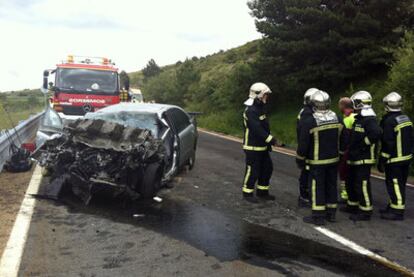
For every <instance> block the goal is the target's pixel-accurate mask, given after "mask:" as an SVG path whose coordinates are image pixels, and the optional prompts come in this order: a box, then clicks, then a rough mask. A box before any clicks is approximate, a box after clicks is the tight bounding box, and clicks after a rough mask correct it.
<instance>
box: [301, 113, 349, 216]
mask: <svg viewBox="0 0 414 277" xmlns="http://www.w3.org/2000/svg"><path fill="white" fill-rule="evenodd" d="M341 129H342V124H340V123H339V120H338V117H337V115H336V114H335V113H334V112H332V111H328V112H325V113H319V112H315V113H314V114H313V116H312V117H308V118H306V119H305V120H304V122H303V125H302V126H301V130H300V134H299V141H298V150H297V163H298V164H299V165H300V164H302V167H304V166H305V164H309V167H310V169H309V183H310V188H311V200H312V215H313V216H314V217H325V215H326V214H333V215H334V214H335V212H336V209H337V203H338V195H337V193H338V188H337V175H338V171H337V165H338V162H339V139H340V132H341Z"/></svg>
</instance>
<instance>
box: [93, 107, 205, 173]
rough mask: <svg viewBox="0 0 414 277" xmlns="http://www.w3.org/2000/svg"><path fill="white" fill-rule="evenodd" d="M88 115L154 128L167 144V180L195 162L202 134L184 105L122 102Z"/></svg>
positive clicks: (157, 135) (156, 134) (133, 125)
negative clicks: (198, 142)
mask: <svg viewBox="0 0 414 277" xmlns="http://www.w3.org/2000/svg"><path fill="white" fill-rule="evenodd" d="M85 118H89V119H94V118H95V119H96V118H99V119H104V120H110V121H115V122H117V123H122V124H124V125H129V126H132V127H137V128H141V129H149V130H151V131H152V133H153V136H155V137H157V138H160V139H162V140H163V141H164V145H165V148H166V153H167V155H166V167H165V171H164V181H168V180H170V179H171V178H172V177H173V176H174V175H175V174H176V173H177V172H178V170H179V169H180V168H182V167H183V166H185V165H190V167H191V166H192V163H194V159H195V151H196V146H197V138H198V133H197V125H196V121H195V119H194V118H192V117H191V116H190V115H189V114H188V113H186V112H185V111H184V110H183V109H181V108H180V107H177V106H173V105H165V104H147V103H121V104H117V105H112V106H109V107H106V108H104V109H101V110H98V111H96V112H94V113H88V114H86V115H85ZM154 119H155V121H154ZM152 123H154V124H152ZM152 125H156V126H152Z"/></svg>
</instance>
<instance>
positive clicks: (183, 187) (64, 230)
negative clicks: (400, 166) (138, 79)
mask: <svg viewBox="0 0 414 277" xmlns="http://www.w3.org/2000/svg"><path fill="white" fill-rule="evenodd" d="M272 158H273V160H274V166H275V171H274V175H273V179H272V188H271V193H273V194H275V195H276V198H277V200H276V202H270V203H261V204H258V205H253V204H249V203H246V202H244V201H243V200H242V198H241V188H240V186H241V181H242V179H243V170H244V164H243V160H244V156H243V152H242V151H241V147H240V144H239V143H237V142H233V141H229V140H224V139H222V138H217V137H215V136H212V135H208V134H204V133H201V134H200V139H199V148H198V152H197V163H196V166H195V168H194V170H193V171H191V172H184V173H182V174H181V175H180V176H179V177H177V178H176V180H175V181H174V188H172V189H165V190H163V191H161V192H160V196H161V197H162V198H163V202H162V203H156V202H150V203H142V202H138V203H137V202H135V203H131V202H129V201H114V200H110V199H106V198H105V197H103V196H102V197H100V198H95V199H94V200H93V201H92V203H91V205H90V206H87V207H85V206H83V205H82V204H81V203H80V201H77V200H76V199H74V198H73V196H71V195H67V196H65V197H64V199H63V200H62V202H59V203H56V202H51V201H48V200H42V199H39V200H38V201H37V205H36V207H35V211H34V215H33V219H32V223H31V227H30V230H29V236H28V240H27V243H26V247H25V251H24V254H23V258H22V263H21V267H20V272H19V275H21V276H282V275H289V276H335V275H339V276H343V275H347V276H394V275H395V276H398V274H397V273H396V272H395V271H392V270H390V269H388V268H386V267H385V266H383V265H381V264H379V263H377V262H374V261H373V260H370V259H369V258H366V257H363V256H361V255H358V254H355V253H354V252H353V251H352V250H350V249H348V248H346V247H344V246H342V245H340V244H339V243H337V242H336V241H333V240H332V239H330V238H328V237H325V236H324V235H322V234H321V233H319V232H317V231H316V230H315V229H314V228H313V226H310V225H306V224H304V223H303V222H302V216H303V215H306V214H308V213H309V211H308V210H306V209H298V208H297V194H298V193H297V175H298V172H297V169H296V167H295V163H294V159H293V158H292V157H289V156H287V155H283V154H278V153H273V154H272ZM44 181H45V182H47V180H44ZM373 191H374V204H375V205H376V207H377V208H379V207H382V206H383V205H384V204H385V203H386V199H387V196H386V192H385V187H384V184H383V181H380V180H376V179H373ZM407 195H408V200H407V203H408V205H407V206H408V210H407V220H406V221H404V222H385V221H382V220H381V219H379V215H378V214H377V213H376V214H375V215H374V217H373V220H372V221H371V222H362V223H353V222H351V221H349V220H348V219H347V216H346V215H343V214H339V216H338V220H339V222H338V223H335V224H330V225H328V226H327V228H328V229H330V230H332V231H335V232H337V233H338V234H341V235H343V236H345V237H346V238H349V239H351V240H352V241H354V242H356V243H358V244H360V245H362V246H364V247H366V248H368V249H370V250H372V251H374V252H376V253H379V254H380V255H383V256H385V257H387V258H389V259H391V260H393V261H396V262H398V263H400V264H402V265H404V266H406V267H409V268H411V269H414V225H413V223H414V205H412V204H411V203H414V190H413V189H409V190H408V191H407Z"/></svg>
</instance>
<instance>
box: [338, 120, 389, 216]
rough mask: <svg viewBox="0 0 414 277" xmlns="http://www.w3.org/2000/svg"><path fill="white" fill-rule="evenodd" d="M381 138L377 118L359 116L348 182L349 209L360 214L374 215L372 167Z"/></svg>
mask: <svg viewBox="0 0 414 277" xmlns="http://www.w3.org/2000/svg"><path fill="white" fill-rule="evenodd" d="M380 137H381V129H380V127H379V126H378V123H377V120H376V116H375V114H374V113H373V112H372V115H369V116H362V115H361V114H357V115H356V116H355V122H354V125H353V128H352V132H351V137H350V142H349V156H348V162H347V163H348V164H349V165H350V171H349V175H348V181H347V186H346V189H347V193H348V201H347V204H348V208H350V209H351V210H355V211H357V210H358V208H359V211H360V213H362V214H367V215H370V214H371V213H372V209H373V206H372V195H371V182H370V176H371V167H372V165H374V164H375V163H376V155H375V146H376V143H377V142H378V140H379V139H380Z"/></svg>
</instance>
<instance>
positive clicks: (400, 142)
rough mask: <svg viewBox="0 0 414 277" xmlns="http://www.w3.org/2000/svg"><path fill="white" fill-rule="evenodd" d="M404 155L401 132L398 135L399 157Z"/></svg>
mask: <svg viewBox="0 0 414 277" xmlns="http://www.w3.org/2000/svg"><path fill="white" fill-rule="evenodd" d="M402 155H403V153H402V141H401V130H398V133H397V157H401V156H402Z"/></svg>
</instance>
